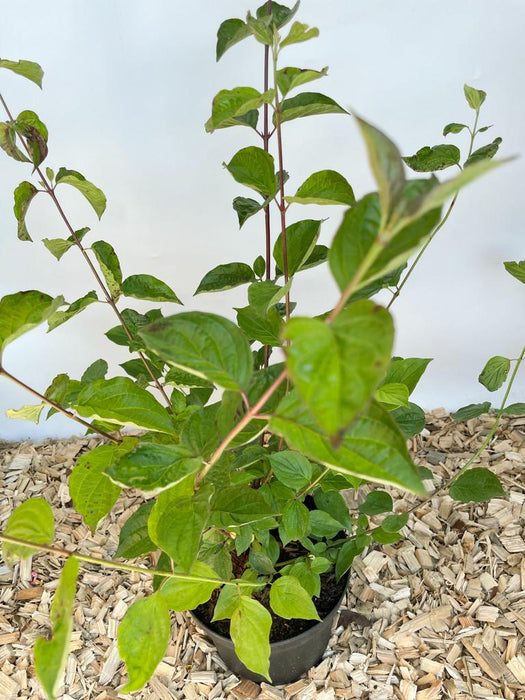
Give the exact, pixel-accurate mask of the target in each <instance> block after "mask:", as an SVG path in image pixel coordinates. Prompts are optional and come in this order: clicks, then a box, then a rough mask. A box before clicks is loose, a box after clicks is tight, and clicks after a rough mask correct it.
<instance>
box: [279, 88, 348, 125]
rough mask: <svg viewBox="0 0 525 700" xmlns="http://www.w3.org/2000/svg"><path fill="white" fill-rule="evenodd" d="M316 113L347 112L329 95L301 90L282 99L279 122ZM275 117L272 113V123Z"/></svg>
mask: <svg viewBox="0 0 525 700" xmlns="http://www.w3.org/2000/svg"><path fill="white" fill-rule="evenodd" d="M317 114H348V112H347V111H346V109H343V108H342V107H341V106H340V105H338V104H337V102H336V101H335V100H332V98H331V97H327V96H326V95H322V94H321V93H319V92H301V93H300V94H299V95H296V96H295V97H290V98H288V99H287V100H283V102H282V103H281V109H280V113H279V119H280V122H281V123H283V122H289V121H292V119H301V118H302V117H311V116H315V115H317ZM275 122H276V118H275V115H274V124H275Z"/></svg>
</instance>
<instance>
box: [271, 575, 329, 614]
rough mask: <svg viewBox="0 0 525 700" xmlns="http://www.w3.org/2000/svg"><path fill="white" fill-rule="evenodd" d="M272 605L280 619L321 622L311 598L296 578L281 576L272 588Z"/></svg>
mask: <svg viewBox="0 0 525 700" xmlns="http://www.w3.org/2000/svg"><path fill="white" fill-rule="evenodd" d="M270 605H271V606H272V610H273V611H274V613H275V614H276V615H279V617H284V618H285V619H286V620H291V619H293V618H300V619H303V620H320V617H319V613H318V612H317V610H316V609H315V605H314V604H313V602H312V599H311V597H310V596H309V595H308V593H307V592H306V591H305V590H304V588H303V587H302V586H301V584H300V583H299V581H298V580H297V578H296V577H295V576H281V577H280V578H278V579H277V581H274V583H273V584H272V587H271V588H270Z"/></svg>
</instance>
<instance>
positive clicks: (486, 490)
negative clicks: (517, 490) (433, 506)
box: [449, 467, 505, 503]
mask: <svg viewBox="0 0 525 700" xmlns="http://www.w3.org/2000/svg"><path fill="white" fill-rule="evenodd" d="M449 494H450V496H451V498H454V499H455V500H456V501H461V502H462V503H470V502H472V501H474V502H475V503H483V502H484V501H490V499H491V498H505V491H504V490H503V487H502V485H501V483H500V481H499V479H498V477H497V476H496V475H495V474H493V473H492V472H491V471H489V470H488V469H484V468H483V467H475V468H474V469H469V470H468V471H466V472H464V473H463V474H461V476H459V477H458V478H457V479H456V481H455V482H454V484H453V485H452V486H451V487H450V491H449Z"/></svg>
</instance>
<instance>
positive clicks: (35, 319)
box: [0, 290, 64, 355]
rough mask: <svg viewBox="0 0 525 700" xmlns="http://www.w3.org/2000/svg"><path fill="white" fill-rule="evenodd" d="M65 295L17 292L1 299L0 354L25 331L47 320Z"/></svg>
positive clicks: (61, 302) (60, 304)
mask: <svg viewBox="0 0 525 700" xmlns="http://www.w3.org/2000/svg"><path fill="white" fill-rule="evenodd" d="M63 303H64V299H63V297H61V296H60V297H56V298H55V299H53V297H50V296H49V295H48V294H43V293H42V292H38V291H33V290H31V291H27V292H17V293H16V294H8V295H7V296H5V297H2V299H0V355H1V353H2V351H3V350H4V348H5V347H6V346H7V345H9V343H12V342H13V340H16V338H18V337H20V336H21V335H23V334H24V333H27V332H28V331H30V330H32V329H33V328H36V327H37V326H39V325H40V324H41V323H43V322H44V321H46V320H47V319H48V318H49V317H50V316H51V315H52V314H53V313H54V312H55V311H56V309H57V308H58V307H59V306H62V304H63Z"/></svg>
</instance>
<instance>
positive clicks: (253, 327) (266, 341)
mask: <svg viewBox="0 0 525 700" xmlns="http://www.w3.org/2000/svg"><path fill="white" fill-rule="evenodd" d="M236 311H237V323H238V324H239V326H240V327H241V328H242V329H243V331H244V332H245V333H246V336H247V337H248V338H249V340H258V341H259V342H260V343H262V344H263V345H274V346H280V344H281V340H280V333H281V328H282V326H283V320H282V318H281V317H280V315H279V314H278V313H277V311H276V310H275V309H269V311H268V312H267V313H259V312H258V311H255V310H254V309H252V307H251V306H245V307H244V308H243V309H236Z"/></svg>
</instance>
